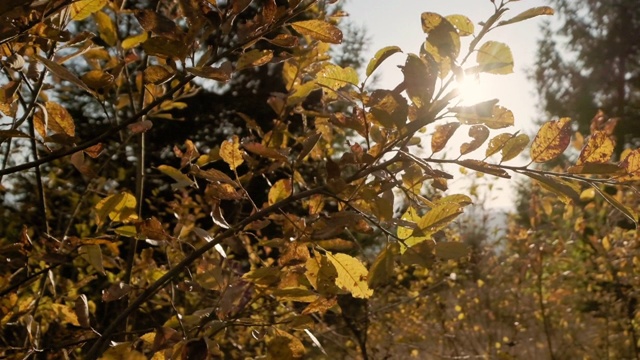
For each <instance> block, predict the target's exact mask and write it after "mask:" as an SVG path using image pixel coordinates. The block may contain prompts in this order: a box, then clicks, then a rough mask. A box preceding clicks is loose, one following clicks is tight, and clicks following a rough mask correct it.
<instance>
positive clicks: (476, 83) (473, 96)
mask: <svg viewBox="0 0 640 360" xmlns="http://www.w3.org/2000/svg"><path fill="white" fill-rule="evenodd" d="M457 87H458V90H459V91H460V100H461V103H462V104H463V105H473V104H477V103H479V102H481V101H483V100H486V97H487V92H486V89H484V88H483V86H482V84H481V83H480V79H479V78H478V77H477V76H466V77H465V78H464V79H463V80H462V81H460V82H458V83H457Z"/></svg>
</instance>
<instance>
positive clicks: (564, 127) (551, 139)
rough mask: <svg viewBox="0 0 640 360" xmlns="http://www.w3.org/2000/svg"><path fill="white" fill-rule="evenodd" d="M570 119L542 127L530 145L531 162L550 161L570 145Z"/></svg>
mask: <svg viewBox="0 0 640 360" xmlns="http://www.w3.org/2000/svg"><path fill="white" fill-rule="evenodd" d="M571 132H572V131H571V119H570V118H566V117H565V118H561V119H560V120H555V121H549V122H547V123H545V124H544V125H542V127H541V128H540V130H539V131H538V134H537V135H536V137H535V138H534V139H533V143H532V144H531V149H530V151H531V160H533V161H534V162H537V163H543V162H546V161H550V160H553V159H555V158H556V157H558V156H559V155H560V154H562V153H563V152H564V151H565V150H566V148H567V146H569V144H570V143H571Z"/></svg>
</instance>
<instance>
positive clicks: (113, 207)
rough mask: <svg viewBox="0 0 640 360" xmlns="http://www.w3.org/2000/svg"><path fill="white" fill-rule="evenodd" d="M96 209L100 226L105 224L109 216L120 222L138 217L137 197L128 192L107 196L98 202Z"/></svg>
mask: <svg viewBox="0 0 640 360" xmlns="http://www.w3.org/2000/svg"><path fill="white" fill-rule="evenodd" d="M94 210H95V212H96V224H97V225H98V226H101V225H102V224H104V221H105V220H106V219H107V218H109V219H111V221H118V222H128V221H131V220H135V219H137V218H138V215H136V198H135V196H133V195H131V194H130V193H127V192H121V193H119V194H115V195H110V196H107V197H106V198H104V199H102V200H100V202H99V203H97V204H96V206H95V207H94Z"/></svg>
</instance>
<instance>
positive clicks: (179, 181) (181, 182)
mask: <svg viewBox="0 0 640 360" xmlns="http://www.w3.org/2000/svg"><path fill="white" fill-rule="evenodd" d="M158 170H160V172H162V173H163V174H165V175H167V176H170V177H171V178H172V179H173V180H175V181H176V183H175V184H171V188H172V189H174V190H175V189H183V188H186V187H187V186H191V185H192V184H193V180H191V178H189V177H188V176H187V175H186V174H183V173H182V172H181V171H180V170H178V169H176V168H174V167H172V166H169V165H160V166H158Z"/></svg>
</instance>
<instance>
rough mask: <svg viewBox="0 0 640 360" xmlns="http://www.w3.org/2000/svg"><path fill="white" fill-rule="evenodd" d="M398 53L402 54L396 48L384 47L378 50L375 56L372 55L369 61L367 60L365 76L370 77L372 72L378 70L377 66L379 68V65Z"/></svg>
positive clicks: (400, 50)
mask: <svg viewBox="0 0 640 360" xmlns="http://www.w3.org/2000/svg"><path fill="white" fill-rule="evenodd" d="M398 52H402V49H400V48H399V47H397V46H386V47H383V48H382V49H380V50H378V51H377V52H376V53H375V55H373V57H372V58H371V60H369V64H368V65H367V71H366V75H367V76H371V74H373V72H374V71H375V70H376V69H377V68H378V66H380V64H382V63H383V62H384V61H385V60H386V59H387V58H388V57H389V56H391V55H393V54H395V53H398Z"/></svg>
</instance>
